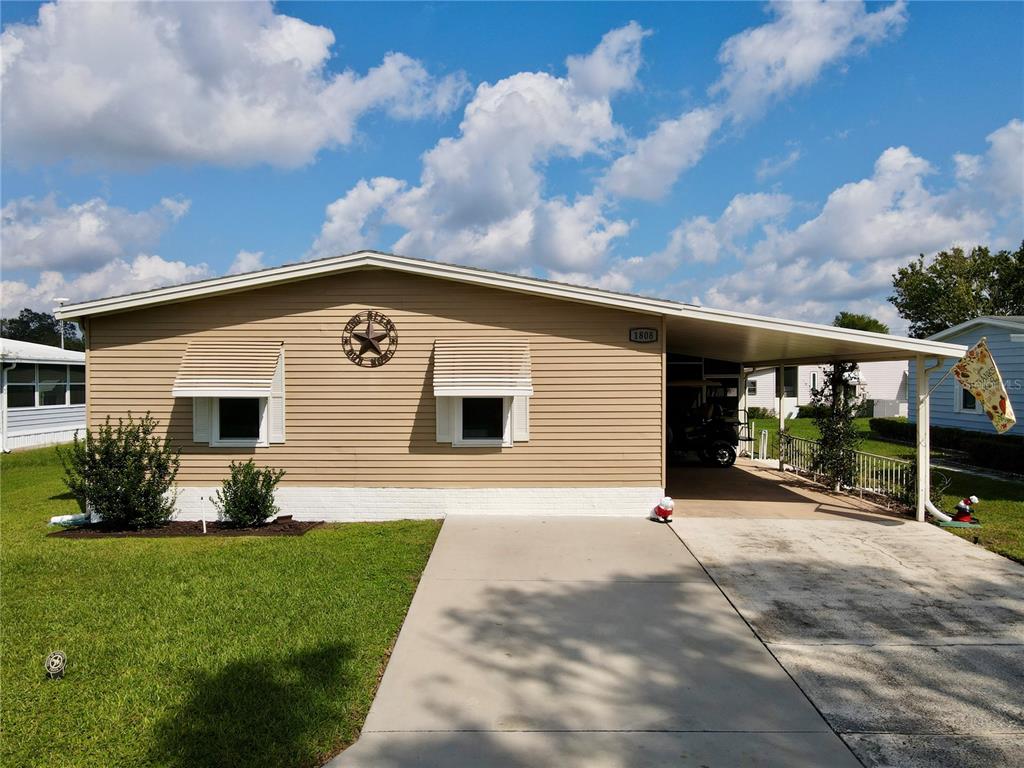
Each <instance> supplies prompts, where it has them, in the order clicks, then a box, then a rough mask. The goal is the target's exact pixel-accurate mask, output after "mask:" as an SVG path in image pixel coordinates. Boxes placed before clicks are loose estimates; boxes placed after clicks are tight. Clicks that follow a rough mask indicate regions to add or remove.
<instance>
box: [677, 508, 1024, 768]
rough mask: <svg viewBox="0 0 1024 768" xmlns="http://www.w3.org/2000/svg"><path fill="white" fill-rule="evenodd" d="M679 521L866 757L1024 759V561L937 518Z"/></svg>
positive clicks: (964, 762)
mask: <svg viewBox="0 0 1024 768" xmlns="http://www.w3.org/2000/svg"><path fill="white" fill-rule="evenodd" d="M673 527H674V528H675V529H676V530H677V531H678V532H679V535H680V537H681V538H682V540H683V541H685V542H686V544H687V546H688V547H689V548H690V549H691V550H692V551H693V553H694V554H695V555H696V557H697V558H698V559H699V560H700V562H701V563H702V564H703V565H704V566H705V567H706V568H707V569H708V572H709V573H710V574H711V575H712V576H713V577H714V579H715V581H716V582H717V583H718V584H719V585H720V586H721V587H722V589H723V590H724V591H725V593H726V594H727V595H728V596H729V598H730V600H732V602H733V603H734V604H735V605H736V607H737V608H738V609H739V611H740V612H741V613H742V614H743V616H744V618H745V619H746V620H747V621H748V622H750V624H751V626H752V627H753V628H754V630H755V631H756V632H757V634H758V636H759V637H760V638H761V639H762V640H764V642H765V643H766V644H767V646H768V648H769V649H770V650H771V652H772V654H773V655H774V656H775V657H776V658H777V659H778V660H779V662H780V663H781V664H782V665H783V666H784V667H785V668H786V670H787V672H789V674H790V675H792V676H793V679H794V680H796V682H797V683H798V684H799V685H800V687H801V689H802V690H803V691H805V692H806V693H807V695H808V696H809V697H810V698H811V700H812V701H813V702H814V703H815V705H816V706H817V707H818V709H819V710H820V711H821V712H822V713H823V714H824V716H825V718H826V719H827V720H828V722H829V724H830V725H831V726H832V727H833V728H834V729H835V730H836V731H837V732H838V733H839V734H840V735H841V736H842V738H843V740H844V741H845V742H846V743H847V744H848V745H849V746H850V748H851V749H852V750H853V751H854V752H855V753H856V755H857V756H858V757H859V758H860V760H861V761H862V762H863V763H864V764H865V765H867V766H899V768H907V767H910V766H935V768H939V767H940V766H941V767H945V766H958V767H962V768H973V767H975V766H977V768H983V767H984V768H989V767H990V766H997V765H998V766H1005V767H1006V768H1009V767H1010V766H1024V567H1022V566H1020V565H1017V564H1016V563H1014V562H1012V561H1010V560H1007V559H1006V558H1003V557H1000V556H999V555H995V554H992V553H991V552H988V551H986V550H984V549H982V548H981V547H976V546H974V545H972V544H970V543H969V542H967V541H964V540H963V539H960V538H957V537H956V536H952V535H950V534H948V533H946V532H945V531H943V530H941V529H939V528H936V527H934V526H931V525H923V524H920V523H913V522H904V521H902V520H896V519H892V518H884V517H879V518H877V519H875V520H870V521H869V520H867V519H863V520H850V519H847V520H826V519H821V520H814V521H807V520H794V519H776V520H767V519H753V520H742V519H722V518H710V517H709V518H695V519H694V518H687V519H678V520H677V522H675V523H673Z"/></svg>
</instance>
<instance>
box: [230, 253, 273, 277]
mask: <svg viewBox="0 0 1024 768" xmlns="http://www.w3.org/2000/svg"><path fill="white" fill-rule="evenodd" d="M264 266H265V265H264V264H263V251H239V252H238V253H237V254H235V258H234V260H233V261H232V262H231V266H230V267H228V272H227V273H228V274H229V275H241V274H244V273H246V272H255V271H257V270H259V269H263V268H264Z"/></svg>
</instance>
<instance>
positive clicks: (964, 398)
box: [953, 381, 981, 413]
mask: <svg viewBox="0 0 1024 768" xmlns="http://www.w3.org/2000/svg"><path fill="white" fill-rule="evenodd" d="M953 384H954V386H955V389H954V395H953V398H954V399H953V406H954V410H955V411H957V412H958V413H980V412H981V407H980V406H979V403H978V400H977V398H975V397H974V395H972V394H971V393H970V392H968V391H967V390H966V389H964V388H963V387H962V386H960V382H958V381H954V382H953Z"/></svg>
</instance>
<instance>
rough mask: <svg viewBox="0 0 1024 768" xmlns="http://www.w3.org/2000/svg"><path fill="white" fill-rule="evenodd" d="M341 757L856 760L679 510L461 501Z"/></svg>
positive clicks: (394, 761) (704, 762)
mask: <svg viewBox="0 0 1024 768" xmlns="http://www.w3.org/2000/svg"><path fill="white" fill-rule="evenodd" d="M330 765H331V766H333V767H334V768H340V767H341V766H439V767H440V766H444V767H445V768H450V767H451V766H459V765H466V766H485V765H486V766H495V767H501V766H531V768H532V767H534V766H546V765H551V766H554V765H558V766H609V767H610V766H669V765H671V766H725V765H758V766H780V767H781V766H788V767H790V768H793V767H795V766H820V765H828V766H835V768H843V766H857V765H858V762H857V760H856V759H855V758H854V756H853V755H852V753H851V752H850V750H849V749H848V748H847V746H846V745H845V744H844V743H843V741H842V740H841V739H840V738H839V737H838V736H837V735H836V734H835V733H834V732H833V730H832V729H831V728H830V726H829V725H828V723H827V722H826V721H825V720H824V719H823V718H822V716H821V715H820V714H819V713H818V712H817V711H816V710H815V708H814V706H813V705H812V704H811V703H810V702H809V701H808V699H807V697H806V696H805V695H804V694H803V692H801V690H800V689H799V688H798V687H797V685H796V684H794V682H793V681H792V679H791V678H790V677H789V675H788V674H787V673H786V671H785V670H784V669H783V668H782V667H781V666H780V665H779V664H778V662H777V661H776V660H775V659H774V658H773V657H772V655H771V653H769V651H768V650H767V648H766V647H765V646H764V644H763V643H762V642H761V641H760V640H759V639H758V638H757V636H756V635H755V634H754V633H753V632H752V631H751V629H750V627H749V626H748V625H747V624H746V622H745V621H744V620H743V618H742V617H741V616H740V615H739V614H738V613H737V612H736V610H735V609H734V608H733V607H732V606H731V605H730V603H729V601H728V600H727V599H726V597H725V596H724V595H723V594H722V592H721V591H720V590H719V589H718V587H717V586H716V585H715V584H714V583H713V582H712V581H711V579H709V577H708V575H707V574H706V573H705V571H704V569H703V568H702V567H701V565H700V564H699V563H698V562H697V560H696V559H695V558H694V557H693V555H691V554H690V553H689V552H688V551H687V549H686V548H685V547H684V546H683V545H682V544H681V543H680V541H679V539H678V537H677V536H676V535H675V533H674V532H673V531H672V530H671V529H670V528H669V527H668V526H665V525H661V524H658V523H652V522H648V521H646V520H644V519H625V518H612V519H609V518H564V517H563V518H548V519H536V518H531V519H525V518H505V519H500V518H498V519H495V518H487V519H480V518H472V517H449V518H448V519H447V520H446V521H445V524H444V527H443V529H442V531H441V535H440V537H439V539H438V542H437V545H436V547H435V549H434V552H433V554H432V555H431V558H430V562H429V563H428V565H427V568H426V570H425V571H424V574H423V580H422V582H421V584H420V587H419V589H418V590H417V592H416V596H415V598H414V599H413V602H412V606H411V607H410V610H409V615H408V617H407V619H406V621H405V625H404V626H403V628H402V631H401V634H400V636H399V639H398V643H397V645H396V647H395V650H394V654H393V655H392V657H391V660H390V662H389V663H388V667H387V671H386V672H385V674H384V678H383V680H382V682H381V686H380V690H379V691H378V693H377V697H376V699H375V700H374V703H373V707H372V708H371V710H370V714H369V717H368V718H367V720H366V724H365V726H364V728H363V733H362V736H361V737H360V739H359V741H358V742H357V743H356V744H355V745H354V746H353V747H351V748H350V749H349V750H347V751H346V752H344V753H342V754H341V755H339V756H338V758H336V759H335V760H334V761H333V762H331V763H330Z"/></svg>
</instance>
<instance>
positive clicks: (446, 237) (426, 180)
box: [313, 23, 647, 271]
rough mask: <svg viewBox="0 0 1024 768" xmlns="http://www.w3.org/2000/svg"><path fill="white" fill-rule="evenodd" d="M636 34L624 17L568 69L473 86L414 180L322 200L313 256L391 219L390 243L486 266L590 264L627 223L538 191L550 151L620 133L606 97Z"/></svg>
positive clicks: (635, 55)
mask: <svg viewBox="0 0 1024 768" xmlns="http://www.w3.org/2000/svg"><path fill="white" fill-rule="evenodd" d="M646 34H647V33H646V31H645V30H643V29H642V28H641V27H640V26H639V25H637V24H635V23H630V24H628V25H626V26H625V27H622V28H620V29H617V30H612V31H611V32H609V33H608V34H606V35H605V36H604V37H603V38H602V40H601V42H600V43H599V44H598V45H597V46H596V48H595V49H594V50H593V51H592V52H591V53H589V54H587V55H586V56H574V57H570V58H569V60H568V62H567V67H568V69H569V75H568V76H567V77H556V76H554V75H551V74H547V73H543V72H520V73H518V74H515V75H512V76H510V77H507V78H504V79H502V80H499V81H498V82H496V83H493V84H491V83H483V84H481V85H480V86H479V87H478V88H477V89H476V92H475V94H474V96H473V99H472V100H471V101H470V103H469V104H468V105H467V106H466V108H465V113H464V115H463V119H462V122H461V124H460V126H459V134H458V135H457V136H454V137H448V138H444V139H442V140H441V141H439V142H438V143H437V145H436V146H434V147H433V148H432V149H431V150H429V151H428V152H427V153H426V154H425V155H424V157H423V169H422V172H421V175H420V181H419V184H418V185H417V186H411V187H402V182H400V181H397V180H395V179H388V180H383V179H374V180H372V181H369V182H367V181H365V180H364V181H361V182H360V183H359V184H357V185H356V186H355V187H353V188H352V189H351V190H349V191H348V192H347V193H346V194H345V195H344V196H343V197H341V198H339V199H338V200H336V201H335V202H334V203H332V204H331V205H330V206H328V210H327V216H326V220H325V222H324V225H323V228H322V230H321V233H320V236H319V237H318V238H317V241H316V243H315V244H314V246H313V252H314V253H326V252H339V251H348V250H352V249H353V248H356V247H360V246H362V245H364V244H365V243H366V242H367V241H368V240H370V239H372V233H371V232H368V231H367V224H368V223H370V226H371V227H372V226H373V223H374V222H379V221H383V222H384V223H387V224H391V225H396V226H398V227H399V228H401V229H402V230H404V234H403V235H402V236H401V237H400V238H399V240H398V242H397V243H396V244H395V245H394V248H395V249H396V250H398V251H400V252H403V253H408V254H412V255H422V256H427V257H430V258H436V259H441V260H449V261H463V262H469V263H475V264H482V265H485V266H489V267H494V268H503V269H511V270H513V271H515V270H518V269H520V268H521V267H523V266H524V265H528V266H530V267H539V268H552V269H558V270H579V269H584V270H586V269H591V268H592V267H593V266H594V264H596V263H598V262H600V261H601V260H602V259H603V258H604V257H605V254H606V252H607V250H608V248H609V247H610V244H611V242H612V241H613V240H615V239H616V238H618V237H621V236H622V235H624V234H625V233H626V232H627V231H628V228H629V225H628V223H626V222H624V221H620V220H612V219H609V218H608V217H607V215H606V204H605V201H604V199H603V197H602V196H600V195H580V196H577V197H576V198H575V199H573V200H572V201H571V202H570V201H569V200H567V199H562V198H553V199H546V198H545V197H544V189H543V187H544V179H543V176H542V170H543V166H544V165H545V163H547V162H548V161H549V160H551V159H553V158H558V157H569V158H582V157H584V156H586V155H588V154H594V153H599V152H603V151H605V149H606V148H607V147H609V145H610V144H611V143H612V142H613V141H615V140H617V139H619V138H620V137H621V135H622V131H621V128H620V127H619V126H618V125H617V124H616V123H615V122H614V120H613V119H612V109H611V103H610V98H611V96H612V95H614V94H615V93H618V92H620V91H622V90H624V89H627V88H631V87H633V86H635V83H636V73H637V69H638V68H639V66H640V63H641V56H640V43H641V41H642V40H643V38H644V37H645V35H646Z"/></svg>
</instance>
